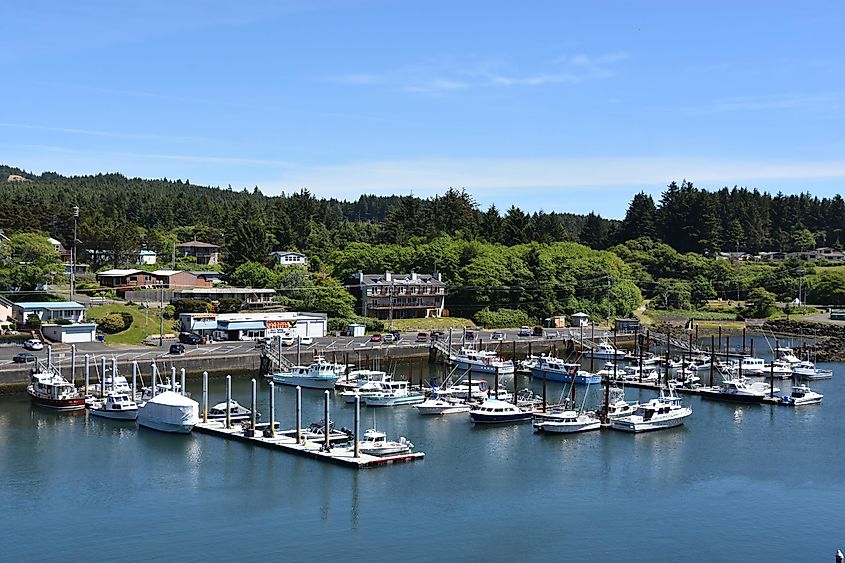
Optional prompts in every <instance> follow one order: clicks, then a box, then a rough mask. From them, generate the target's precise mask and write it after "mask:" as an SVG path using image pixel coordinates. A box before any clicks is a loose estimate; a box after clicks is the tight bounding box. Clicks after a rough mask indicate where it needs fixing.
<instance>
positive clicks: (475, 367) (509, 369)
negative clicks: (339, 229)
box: [455, 360, 514, 375]
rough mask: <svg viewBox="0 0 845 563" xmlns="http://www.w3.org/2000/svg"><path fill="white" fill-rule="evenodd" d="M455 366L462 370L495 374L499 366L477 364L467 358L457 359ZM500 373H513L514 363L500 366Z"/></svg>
mask: <svg viewBox="0 0 845 563" xmlns="http://www.w3.org/2000/svg"><path fill="white" fill-rule="evenodd" d="M455 367H456V368H457V369H459V370H461V371H470V372H472V373H486V374H489V375H495V374H496V371H497V366H494V365H489V364H476V363H474V362H467V361H465V360H455ZM498 372H499V375H512V374H513V372H514V367H513V364H512V363H509V364H505V365H500V366H498Z"/></svg>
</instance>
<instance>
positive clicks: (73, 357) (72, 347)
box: [70, 344, 76, 385]
mask: <svg viewBox="0 0 845 563" xmlns="http://www.w3.org/2000/svg"><path fill="white" fill-rule="evenodd" d="M70 382H71V383H72V384H74V385H76V344H71V345H70Z"/></svg>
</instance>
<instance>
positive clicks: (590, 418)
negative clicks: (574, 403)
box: [534, 409, 601, 434]
mask: <svg viewBox="0 0 845 563" xmlns="http://www.w3.org/2000/svg"><path fill="white" fill-rule="evenodd" d="M534 428H535V429H536V430H539V431H541V432H555V433H562V434H569V433H573V432H586V431H588V430H598V429H599V428H601V420H599V418H598V417H597V416H596V415H595V414H594V413H588V412H580V413H579V412H578V411H574V410H562V409H552V411H551V412H550V413H549V414H546V415H544V416H543V418H542V419H540V420H537V421H535V422H534Z"/></svg>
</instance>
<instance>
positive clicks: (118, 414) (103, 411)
mask: <svg viewBox="0 0 845 563" xmlns="http://www.w3.org/2000/svg"><path fill="white" fill-rule="evenodd" d="M88 412H89V413H91V414H92V415H93V416H99V417H102V418H110V419H112V420H136V419H137V418H138V405H137V404H136V403H135V401H133V400H132V398H131V397H130V396H129V394H128V393H123V392H118V391H109V392H108V393H106V397H105V399H102V400H97V401H94V402H93V403H91V405H90V406H89V408H88Z"/></svg>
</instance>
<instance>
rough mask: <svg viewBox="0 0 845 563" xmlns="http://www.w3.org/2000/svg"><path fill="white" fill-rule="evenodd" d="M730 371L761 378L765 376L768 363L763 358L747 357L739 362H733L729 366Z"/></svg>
mask: <svg viewBox="0 0 845 563" xmlns="http://www.w3.org/2000/svg"><path fill="white" fill-rule="evenodd" d="M728 369H729V370H730V371H731V372H732V373H742V374H743V375H750V376H755V375H756V376H759V375H763V373H764V371H765V370H766V362H765V360H763V359H762V358H751V357H746V358H741V359H739V360H733V361H732V362H731V363H730V364H728Z"/></svg>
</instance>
